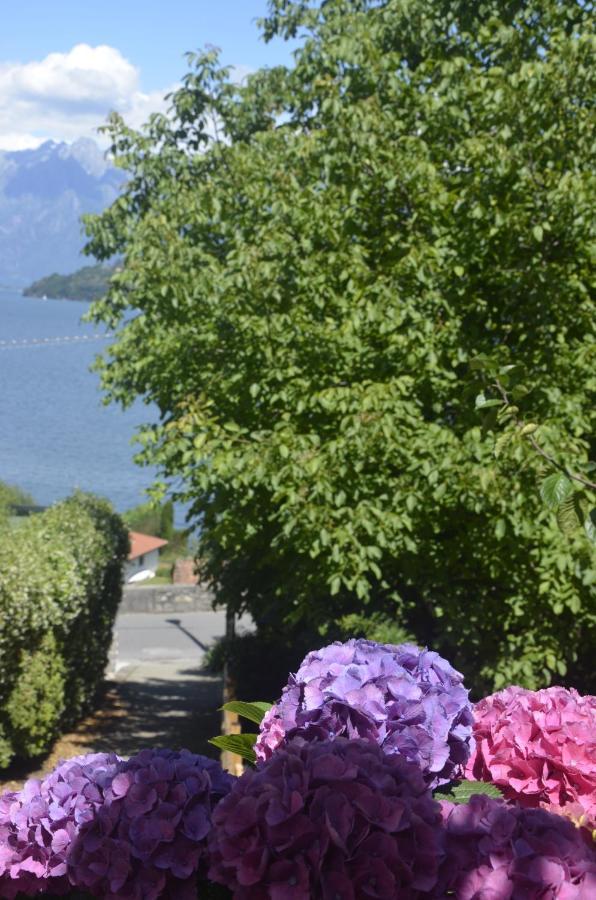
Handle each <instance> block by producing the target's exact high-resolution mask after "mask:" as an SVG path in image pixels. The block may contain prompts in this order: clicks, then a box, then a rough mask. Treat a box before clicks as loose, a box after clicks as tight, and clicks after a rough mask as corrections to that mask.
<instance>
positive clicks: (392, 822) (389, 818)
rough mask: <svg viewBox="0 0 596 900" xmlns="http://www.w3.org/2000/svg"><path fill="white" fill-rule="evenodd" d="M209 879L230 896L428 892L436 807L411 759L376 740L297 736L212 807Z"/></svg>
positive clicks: (434, 871)
mask: <svg viewBox="0 0 596 900" xmlns="http://www.w3.org/2000/svg"><path fill="white" fill-rule="evenodd" d="M213 824H214V828H213V830H212V832H211V834H210V837H209V851H210V855H211V865H210V868H209V878H210V879H211V880H212V881H215V882H217V883H219V884H223V885H226V886H227V887H229V888H231V889H232V890H233V892H234V895H233V896H234V898H235V900H261V898H266V897H269V898H274V900H315V898H336V897H341V898H342V900H363V898H367V897H370V898H374V897H376V898H389V897H400V898H403V900H408V898H413V897H418V896H420V895H421V894H422V893H424V892H428V891H431V890H432V889H433V888H434V886H435V883H436V880H437V876H438V869H439V863H440V860H441V840H442V836H441V834H442V833H441V809H440V805H439V804H438V803H436V802H435V801H434V800H433V798H432V795H431V793H430V790H429V789H428V786H427V784H426V782H425V781H424V779H423V778H422V775H421V773H420V770H419V769H418V767H417V766H415V765H414V764H412V763H409V762H408V761H407V760H406V759H404V758H403V757H402V756H399V755H393V756H387V755H386V754H384V753H383V752H382V750H381V749H380V748H379V747H378V746H376V745H375V744H372V743H370V742H369V741H364V740H348V739H346V738H342V737H339V738H337V739H336V740H333V741H330V740H326V741H305V740H303V739H302V738H295V739H294V740H292V741H290V742H288V743H286V744H285V745H284V746H283V747H281V748H279V749H278V750H276V752H275V753H274V754H273V756H272V757H271V758H270V759H268V760H267V761H266V762H264V763H262V764H261V765H260V766H258V767H257V768H256V769H252V770H249V771H247V772H245V773H244V775H242V776H241V777H240V778H239V779H238V780H237V782H236V783H235V785H234V787H233V788H232V791H231V792H230V793H229V794H228V796H227V797H225V798H224V799H223V800H222V801H221V803H220V804H219V806H218V807H217V809H216V810H215V812H214V814H213Z"/></svg>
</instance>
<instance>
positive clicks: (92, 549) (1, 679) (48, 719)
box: [0, 493, 128, 767]
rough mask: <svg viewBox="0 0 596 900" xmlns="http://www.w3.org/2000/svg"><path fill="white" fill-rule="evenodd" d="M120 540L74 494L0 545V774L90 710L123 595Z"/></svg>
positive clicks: (84, 498)
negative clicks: (0, 767) (15, 759)
mask: <svg viewBox="0 0 596 900" xmlns="http://www.w3.org/2000/svg"><path fill="white" fill-rule="evenodd" d="M127 552H128V534H127V531H126V528H125V527H124V524H123V523H122V521H121V520H120V518H119V517H118V516H117V515H116V514H115V513H114V512H113V510H112V508H111V507H110V505H109V504H108V503H107V502H106V501H104V500H100V499H99V498H96V497H93V496H90V495H87V494H81V493H77V494H75V495H74V496H73V497H72V498H70V499H68V500H65V501H64V502H63V503H59V504H57V505H56V506H54V507H52V508H51V509H48V510H47V511H45V512H43V513H41V514H39V515H36V516H32V517H31V518H29V519H28V520H27V521H26V522H24V523H23V524H22V525H21V526H20V527H18V528H16V529H14V530H12V531H11V530H4V531H3V533H2V540H1V541H0V766H2V767H4V766H7V765H8V764H9V763H10V761H11V759H12V758H13V757H15V756H16V757H20V758H28V757H34V756H38V755H39V754H41V753H44V752H45V751H46V750H48V749H49V747H50V744H51V742H52V740H53V739H54V738H55V737H56V736H57V735H58V734H59V732H60V730H61V729H63V728H65V727H67V726H69V725H71V724H73V723H74V722H75V721H76V720H77V719H78V718H80V716H81V715H82V714H83V713H85V712H86V711H87V710H88V709H89V708H90V706H91V704H92V702H93V700H94V698H95V697H96V695H97V691H98V688H99V686H100V684H101V682H102V679H103V674H104V671H105V667H106V664H107V659H108V652H109V648H110V642H111V637H112V625H113V622H114V618H115V615H116V611H117V609H118V604H119V602H120V597H121V591H122V566H123V563H124V560H125V559H126V555H127Z"/></svg>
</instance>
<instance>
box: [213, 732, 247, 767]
mask: <svg viewBox="0 0 596 900" xmlns="http://www.w3.org/2000/svg"><path fill="white" fill-rule="evenodd" d="M257 738H258V734H220V735H218V736H217V737H214V738H211V739H210V741H209V743H210V744H213V746H214V747H217V748H218V750H227V751H228V752H229V753H235V754H236V755H237V756H241V757H242V759H245V760H246V762H249V763H252V765H254V764H255V763H256V761H257V757H256V754H255V751H254V750H253V746H254V744H255V741H256V739H257Z"/></svg>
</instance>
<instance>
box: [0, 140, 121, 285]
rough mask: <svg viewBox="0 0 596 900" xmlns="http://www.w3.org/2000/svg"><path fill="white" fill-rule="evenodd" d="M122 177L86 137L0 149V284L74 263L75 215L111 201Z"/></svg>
mask: <svg viewBox="0 0 596 900" xmlns="http://www.w3.org/2000/svg"><path fill="white" fill-rule="evenodd" d="M124 178H125V176H124V174H123V173H122V172H121V171H120V170H118V169H116V168H114V167H113V166H111V165H110V164H109V163H108V162H106V160H105V159H104V154H103V152H102V150H101V149H100V148H99V147H98V146H97V144H95V142H94V141H92V140H89V139H87V138H83V139H81V140H79V141H75V143H74V144H57V143H55V142H54V141H46V143H44V144H42V145H41V147H38V148H37V149H36V150H19V151H13V152H4V151H0V284H2V285H5V286H7V287H12V288H21V287H23V286H24V285H26V284H29V283H30V282H31V281H33V280H35V279H37V278H41V277H43V276H44V275H46V274H47V273H48V272H52V271H59V272H73V271H74V270H75V269H77V268H79V267H80V266H81V265H82V264H83V263H84V261H85V257H83V256H82V255H81V250H82V248H83V246H84V244H85V236H84V234H83V230H82V226H81V221H80V220H81V216H82V215H83V213H93V212H100V211H101V210H103V209H105V208H106V206H108V205H109V204H110V203H112V201H113V200H115V199H116V197H117V196H118V194H119V192H120V187H121V186H122V184H123V182H124ZM48 296H49V294H48Z"/></svg>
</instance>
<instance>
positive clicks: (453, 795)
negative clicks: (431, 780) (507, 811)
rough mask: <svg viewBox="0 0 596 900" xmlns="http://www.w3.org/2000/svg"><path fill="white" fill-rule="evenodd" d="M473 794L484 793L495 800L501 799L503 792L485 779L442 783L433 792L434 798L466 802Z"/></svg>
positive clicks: (458, 802) (452, 801)
mask: <svg viewBox="0 0 596 900" xmlns="http://www.w3.org/2000/svg"><path fill="white" fill-rule="evenodd" d="M475 794H484V795H485V796H486V797H493V798H494V799H495V800H502V799H503V794H502V792H501V790H500V789H499V788H498V787H497V786H496V784H490V783H489V782H486V781H457V782H452V783H451V784H449V785H444V786H443V787H440V788H438V789H437V790H436V791H435V792H434V797H435V800H449V801H450V803H456V804H458V805H459V804H461V803H467V802H468V800H469V799H470V797H473V796H474V795H475Z"/></svg>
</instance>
